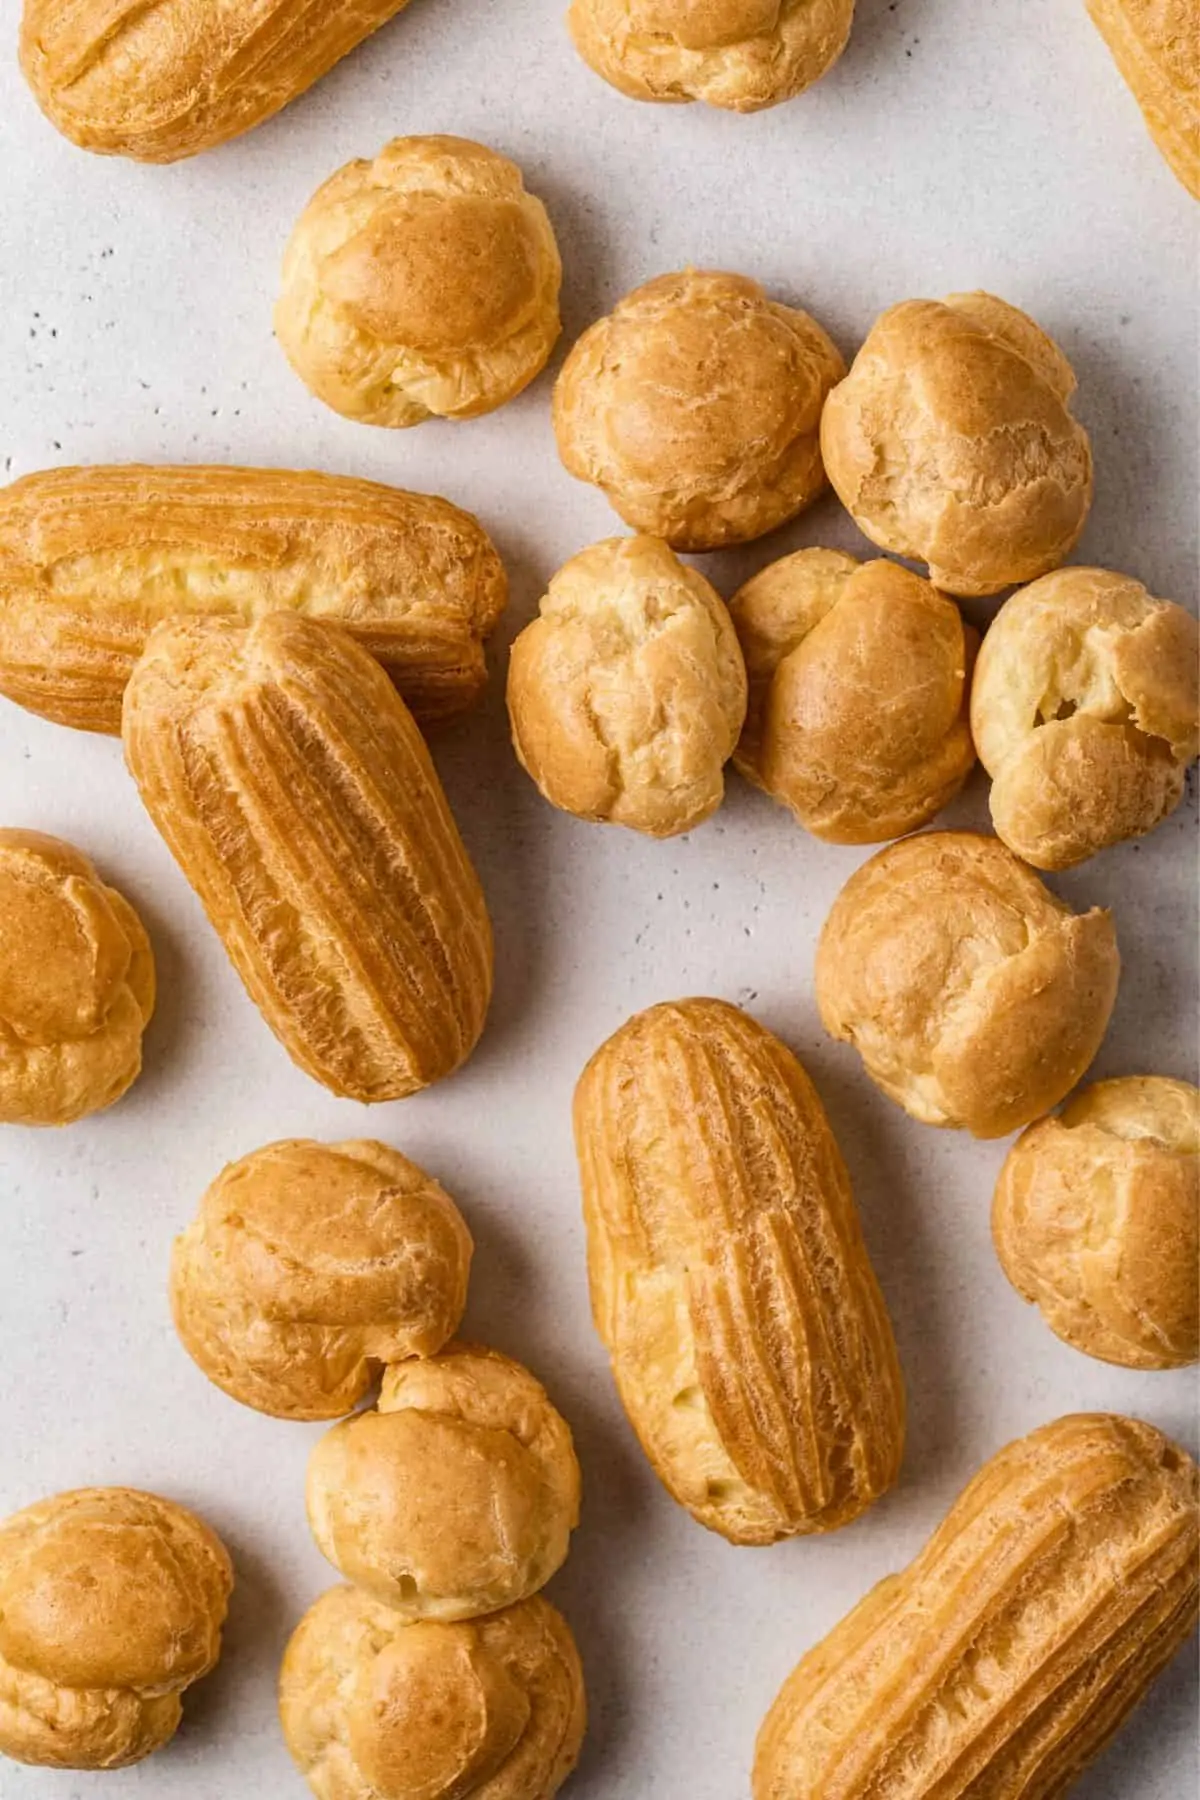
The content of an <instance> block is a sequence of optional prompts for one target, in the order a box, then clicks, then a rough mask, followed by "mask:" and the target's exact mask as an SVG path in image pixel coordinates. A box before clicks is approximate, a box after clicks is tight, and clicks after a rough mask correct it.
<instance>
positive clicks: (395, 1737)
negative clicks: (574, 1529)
mask: <svg viewBox="0 0 1200 1800" xmlns="http://www.w3.org/2000/svg"><path fill="white" fill-rule="evenodd" d="M279 1711H280V1717H281V1719H282V1722H283V1735H284V1737H285V1739H286V1740H287V1746H288V1749H289V1750H290V1751H291V1753H292V1756H293V1757H294V1758H295V1761H296V1764H297V1766H298V1767H299V1769H300V1772H301V1774H302V1775H303V1776H304V1778H305V1780H306V1781H307V1782H308V1784H309V1786H310V1787H311V1788H312V1790H313V1792H314V1793H315V1794H316V1795H317V1796H318V1800H553V1796H554V1795H555V1794H557V1792H558V1790H559V1788H560V1787H561V1786H562V1783H563V1782H564V1781H565V1780H566V1778H567V1776H568V1775H569V1774H570V1772H571V1770H572V1769H573V1768H574V1766H575V1763H576V1761H577V1759H578V1756H579V1749H580V1745H581V1743H582V1741H583V1734H584V1727H585V1725H586V1720H587V1705H586V1701H585V1698H584V1688H583V1670H582V1668H581V1667H580V1663H579V1653H578V1651H577V1650H576V1648H575V1640H574V1638H573V1637H572V1636H571V1632H570V1629H569V1628H568V1626H567V1622H566V1620H565V1619H564V1618H563V1617H562V1615H561V1614H560V1613H558V1612H556V1610H555V1609H554V1607H553V1606H551V1605H550V1603H549V1602H548V1601H546V1600H543V1599H542V1598H541V1597H540V1595H539V1596H535V1597H534V1598H533V1599H530V1600H522V1601H521V1602H520V1603H519V1604H518V1605H516V1606H510V1607H507V1608H506V1609H505V1610H504V1611H503V1612H498V1613H493V1614H492V1615H491V1617H490V1618H486V1619H472V1620H470V1621H459V1622H458V1623H456V1624H452V1625H447V1624H437V1623H432V1622H427V1623H424V1624H418V1625H407V1624H405V1623H404V1621H403V1619H402V1618H401V1616H400V1615H399V1614H398V1613H397V1612H395V1611H394V1610H393V1608H392V1607H390V1606H385V1605H383V1604H382V1603H381V1602H380V1601H378V1600H372V1599H371V1597H370V1596H369V1595H368V1594H364V1593H360V1592H359V1591H358V1590H357V1589H355V1588H348V1587H338V1588H331V1589H330V1591H329V1592H328V1593H326V1594H323V1595H322V1596H321V1598H320V1599H319V1600H318V1601H317V1602H316V1604H315V1605H314V1606H311V1607H310V1608H309V1610H308V1611H307V1612H306V1613H305V1615H304V1617H303V1619H302V1620H301V1621H300V1624H299V1625H298V1626H297V1628H296V1631H295V1632H294V1634H293V1636H292V1639H291V1642H290V1643H289V1644H288V1647H287V1651H286V1653H285V1655H284V1659H283V1668H282V1670H281V1671H280V1678H279Z"/></svg>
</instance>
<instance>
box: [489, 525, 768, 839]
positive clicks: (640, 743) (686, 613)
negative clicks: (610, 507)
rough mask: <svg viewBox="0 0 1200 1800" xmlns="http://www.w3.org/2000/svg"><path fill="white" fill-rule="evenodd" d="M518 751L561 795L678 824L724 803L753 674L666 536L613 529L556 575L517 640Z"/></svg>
mask: <svg viewBox="0 0 1200 1800" xmlns="http://www.w3.org/2000/svg"><path fill="white" fill-rule="evenodd" d="M508 711H509V719H510V722H511V725H512V738H513V745H514V748H515V749H516V753H517V757H518V759H519V761H520V762H521V765H522V767H523V768H525V769H526V770H527V771H528V772H529V774H530V775H531V776H532V777H533V779H534V781H536V783H537V785H538V787H539V788H540V789H541V791H542V793H543V794H544V795H545V797H546V799H547V800H549V801H550V802H551V803H552V804H553V805H555V806H559V807H561V808H562V809H563V810H564V811H565V812H570V813H575V814H576V815H577V816H578V817H580V818H584V819H593V820H597V821H600V822H603V823H607V824H614V825H627V826H629V827H630V828H631V829H633V830H634V831H643V832H646V833H648V834H649V835H650V836H651V837H672V836H674V835H675V834H676V833H678V832H681V831H689V830H691V829H692V827H693V826H695V825H699V824H701V823H702V822H703V820H705V819H707V818H708V817H709V815H710V814H711V813H713V812H715V811H716V809H717V807H718V806H720V804H721V800H722V798H723V796H724V792H725V778H724V768H725V764H726V762H727V761H728V759H729V757H730V755H731V754H732V752H733V748H734V745H735V744H736V743H737V739H738V733H739V731H740V730H741V726H742V720H743V718H744V716H745V712H746V674H745V670H744V668H743V666H742V655H741V651H740V650H739V648H738V642H737V634H736V633H735V631H734V628H733V624H732V622H731V620H730V617H729V613H728V610H727V609H726V606H725V603H724V601H723V600H722V599H721V598H720V596H719V594H718V593H717V592H716V590H715V588H713V587H711V586H710V585H709V583H708V582H707V581H706V580H705V579H704V577H703V576H702V575H700V574H699V573H698V572H697V571H696V570H695V569H691V568H688V567H687V566H686V565H685V564H683V563H681V562H680V561H679V559H678V557H677V556H675V555H674V554H673V552H672V551H671V550H669V549H668V547H667V545H666V544H664V543H663V542H662V541H661V539H659V538H652V537H633V538H607V539H605V541H604V542H603V543H599V544H593V545H592V546H591V547H590V548H589V549H587V550H581V551H580V553H579V554H578V556H573V557H572V558H571V560H570V562H568V563H565V564H564V565H563V567H562V568H561V569H560V570H559V571H558V573H557V574H556V575H555V576H553V577H552V579H551V582H550V587H549V590H548V592H547V593H546V595H545V596H544V597H543V599H542V602H541V605H540V608H539V613H538V617H537V618H536V619H535V620H534V621H533V622H532V623H531V624H530V625H527V626H526V627H525V630H524V631H523V632H521V634H520V636H519V637H518V638H517V640H516V642H515V643H514V644H513V647H512V659H511V662H510V664H509V672H508Z"/></svg>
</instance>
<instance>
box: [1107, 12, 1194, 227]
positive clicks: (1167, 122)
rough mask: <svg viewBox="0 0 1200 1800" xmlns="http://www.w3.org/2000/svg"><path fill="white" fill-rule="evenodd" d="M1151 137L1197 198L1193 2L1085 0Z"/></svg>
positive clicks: (1173, 169)
mask: <svg viewBox="0 0 1200 1800" xmlns="http://www.w3.org/2000/svg"><path fill="white" fill-rule="evenodd" d="M1087 9H1088V11H1089V13H1091V15H1092V18H1093V19H1094V20H1095V22H1096V25H1097V27H1098V28H1099V31H1100V34H1101V36H1102V37H1103V39H1104V41H1105V43H1106V44H1107V45H1108V47H1109V49H1110V50H1111V52H1112V57H1113V61H1114V62H1115V63H1116V65H1117V67H1118V69H1119V70H1120V71H1121V74H1122V75H1123V76H1124V78H1125V80H1126V82H1127V83H1128V85H1129V88H1130V90H1131V92H1132V94H1133V97H1134V99H1135V100H1136V101H1137V103H1138V105H1139V106H1140V107H1141V109H1142V117H1143V118H1144V119H1145V121H1146V125H1147V127H1148V129H1149V131H1150V135H1151V137H1152V138H1153V139H1154V141H1155V143H1156V144H1157V145H1158V148H1159V150H1160V151H1161V152H1162V154H1163V156H1164V157H1165V158H1166V161H1167V163H1168V164H1169V165H1170V168H1171V169H1172V171H1173V173H1174V174H1175V175H1177V176H1178V178H1179V180H1180V181H1181V182H1182V183H1183V185H1184V187H1185V188H1187V190H1188V192H1189V193H1190V194H1193V195H1195V197H1196V199H1197V200H1200V23H1198V22H1197V18H1196V5H1195V0H1087Z"/></svg>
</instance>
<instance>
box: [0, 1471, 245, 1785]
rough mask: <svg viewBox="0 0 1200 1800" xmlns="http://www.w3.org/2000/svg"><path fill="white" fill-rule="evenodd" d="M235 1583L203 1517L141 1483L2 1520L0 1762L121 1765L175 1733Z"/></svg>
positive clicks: (211, 1654)
mask: <svg viewBox="0 0 1200 1800" xmlns="http://www.w3.org/2000/svg"><path fill="white" fill-rule="evenodd" d="M232 1586H233V1570H232V1568H231V1566H230V1562H229V1557H228V1555H227V1554H226V1551H225V1547H224V1545H223V1544H222V1543H221V1540H220V1539H219V1538H218V1537H217V1535H216V1533H215V1532H214V1531H211V1530H210V1529H209V1527H208V1526H207V1525H205V1524H204V1522H203V1521H202V1520H201V1519H198V1518H197V1517H196V1515H195V1514H194V1513H190V1512H187V1511H186V1510H185V1509H184V1508H183V1507H182V1506H177V1505H175V1503H174V1502H173V1501H171V1500H161V1499H159V1498H158V1496H157V1495H155V1494H142V1493H138V1492H136V1491H135V1490H134V1489H133V1488H119V1487H117V1488H80V1489H78V1490H76V1491H75V1492H74V1493H68V1494H55V1495H54V1496H53V1497H52V1498H51V1499H49V1500H42V1501H39V1502H38V1504H37V1505H36V1506H29V1507H26V1509H25V1510H24V1512H19V1513H14V1514H13V1516H12V1517H11V1518H10V1519H6V1520H5V1521H4V1522H3V1523H2V1524H0V1755H3V1756H11V1757H13V1758H14V1759H15V1760H16V1761H17V1762H23V1763H37V1764H39V1765H42V1766H44V1767H47V1768H52V1769H120V1768H124V1767H125V1766H126V1765H127V1764H129V1763H135V1762H140V1761H141V1759H142V1757H144V1756H149V1755H150V1753H151V1751H153V1750H159V1749H161V1748H162V1746H163V1745H164V1744H165V1743H166V1742H167V1740H168V1739H169V1738H171V1737H172V1736H173V1735H174V1732H175V1728H176V1726H177V1725H178V1724H179V1720H180V1717H181V1715H182V1710H183V1709H182V1705H181V1697H182V1694H183V1691H184V1689H185V1688H188V1687H190V1686H191V1684H192V1683H193V1681H198V1680H199V1679H200V1677H201V1676H202V1675H207V1674H208V1672H209V1670H210V1669H211V1668H212V1666H213V1664H214V1663H215V1662H216V1660H217V1657H218V1655H219V1653H220V1649H221V1626H222V1624H223V1623H224V1619H225V1611H226V1607H227V1605H228V1602H229V1593H230V1589H231V1588H232Z"/></svg>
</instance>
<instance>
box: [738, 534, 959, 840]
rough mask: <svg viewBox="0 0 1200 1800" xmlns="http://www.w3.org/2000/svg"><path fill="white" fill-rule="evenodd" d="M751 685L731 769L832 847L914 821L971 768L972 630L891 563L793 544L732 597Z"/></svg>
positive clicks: (881, 836)
mask: <svg viewBox="0 0 1200 1800" xmlns="http://www.w3.org/2000/svg"><path fill="white" fill-rule="evenodd" d="M729 610H730V613H731V614H732V616H733V622H734V626H735V627H736V629H737V634H738V639H739V642H740V643H741V646H742V654H743V655H744V657H745V659H746V673H747V676H748V677H749V683H750V705H749V710H748V712H747V715H746V724H745V727H744V729H743V731H742V736H741V740H740V742H739V744H738V747H737V749H736V750H735V752H734V757H733V760H734V764H735V766H736V767H737V768H738V770H739V771H740V772H741V773H742V774H743V775H744V776H745V777H746V779H747V780H748V781H752V782H754V784H755V785H756V786H757V787H761V788H763V789H764V790H765V791H766V792H767V793H768V794H770V795H771V796H772V797H773V798H774V799H776V800H779V801H781V802H782V803H783V805H784V806H787V807H789V808H790V809H791V811H792V812H793V813H794V814H795V816H796V818H797V819H798V820H799V822H800V824H801V825H803V826H804V827H805V828H806V830H808V831H811V832H812V833H813V834H814V836H816V837H819V838H825V839H826V840H827V841H828V842H829V843H834V844H875V843H880V842H883V841H884V840H885V839H888V838H894V837H899V836H900V835H901V834H902V833H903V832H906V831H913V830H915V828H916V827H917V826H918V825H924V824H926V823H927V821H928V820H930V819H931V818H932V817H933V816H934V814H935V813H937V812H940V811H941V809H942V807H943V806H945V805H947V804H948V802H949V801H951V800H952V799H953V798H954V796H955V794H957V792H958V790H959V789H960V788H961V787H962V784H963V782H964V781H965V780H966V778H967V776H968V775H969V774H970V772H971V767H972V764H973V763H974V761H975V751H974V749H973V747H972V744H971V733H970V729H969V727H968V724H967V701H968V681H969V673H970V664H971V660H972V656H973V654H974V649H975V644H976V643H977V641H978V640H977V637H976V634H975V632H974V631H973V630H972V629H971V627H970V626H964V625H963V622H962V618H961V617H960V615H959V611H958V608H957V607H956V606H955V604H954V602H953V601H952V600H948V599H947V598H946V596H945V595H944V594H939V593H938V592H937V590H936V588H933V587H931V586H930V585H929V583H928V582H927V581H922V580H921V579H920V577H919V576H917V575H913V574H911V573H910V571H909V570H907V569H903V568H901V567H900V565H899V564H898V563H893V562H887V561H886V560H885V559H884V558H882V557H879V558H877V559H876V560H874V561H873V562H866V563H860V562H859V561H858V560H857V558H856V557H853V556H847V555H845V554H844V553H843V552H842V551H840V550H797V551H796V552H795V554H794V555H792V556H785V557H783V558H781V560H780V561H779V562H775V563H770V564H769V565H768V566H767V568H765V569H762V570H760V571H759V573H758V574H757V575H755V576H753V577H752V578H751V580H749V581H748V582H746V584H745V586H744V587H742V588H740V589H739V590H738V592H737V593H736V594H735V595H734V597H733V599H732V600H731V601H730V603H729Z"/></svg>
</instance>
